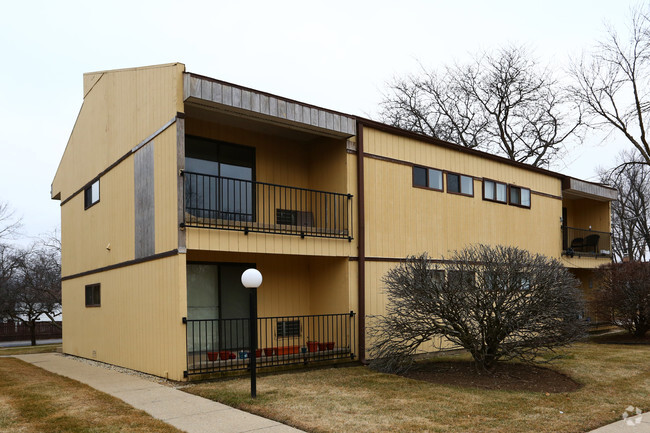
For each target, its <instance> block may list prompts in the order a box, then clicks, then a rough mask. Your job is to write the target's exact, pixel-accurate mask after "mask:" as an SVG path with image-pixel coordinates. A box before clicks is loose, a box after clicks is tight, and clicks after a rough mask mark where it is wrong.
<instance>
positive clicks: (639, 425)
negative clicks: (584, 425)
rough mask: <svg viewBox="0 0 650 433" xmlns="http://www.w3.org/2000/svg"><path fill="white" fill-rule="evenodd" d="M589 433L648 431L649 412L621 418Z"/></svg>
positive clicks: (642, 432)
mask: <svg viewBox="0 0 650 433" xmlns="http://www.w3.org/2000/svg"><path fill="white" fill-rule="evenodd" d="M630 412H631V413H630V415H633V414H634V413H633V412H632V411H630ZM589 433H650V412H647V413H642V414H640V415H635V416H630V417H628V418H626V419H621V420H620V421H616V422H613V423H611V424H609V425H606V426H603V427H600V428H597V429H596V430H592V431H591V432H589Z"/></svg>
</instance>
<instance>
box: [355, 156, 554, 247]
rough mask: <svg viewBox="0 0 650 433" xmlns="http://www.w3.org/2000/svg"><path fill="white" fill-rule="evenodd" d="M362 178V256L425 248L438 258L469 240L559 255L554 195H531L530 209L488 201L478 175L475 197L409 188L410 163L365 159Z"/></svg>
mask: <svg viewBox="0 0 650 433" xmlns="http://www.w3.org/2000/svg"><path fill="white" fill-rule="evenodd" d="M486 164H487V163H486ZM438 167H441V168H443V169H445V168H446V166H444V165H438ZM462 173H467V174H470V175H475V176H478V175H480V173H481V172H480V170H478V171H475V172H471V171H470V170H464V171H462ZM495 177H496V176H495ZM497 180H501V179H500V178H498V177H497ZM365 182H366V185H367V187H366V210H365V212H366V256H369V257H397V258H401V257H406V256H407V255H411V254H419V253H421V252H424V251H427V252H428V253H429V255H431V256H432V257H434V258H440V257H442V256H449V255H450V252H452V251H453V250H457V249H462V248H464V247H465V246H467V245H469V244H472V243H485V244H503V245H515V246H518V247H521V248H524V249H527V250H530V251H532V252H535V253H542V254H545V255H547V256H550V257H558V258H559V256H560V252H561V247H562V245H561V242H562V237H561V231H560V227H561V223H560V217H561V215H562V202H561V201H560V200H558V199H554V198H549V197H544V196H539V195H533V196H532V197H531V208H530V209H524V208H519V207H516V206H509V205H505V204H500V203H494V202H489V201H485V200H483V198H482V185H481V184H482V182H481V181H477V180H474V197H467V196H461V195H458V194H448V193H446V192H438V191H433V190H428V189H422V188H414V187H412V169H411V167H408V166H405V165H399V164H394V163H391V162H386V161H380V160H376V159H370V158H366V161H365ZM557 182H558V183H559V181H557ZM519 184H520V185H523V186H528V183H525V182H519Z"/></svg>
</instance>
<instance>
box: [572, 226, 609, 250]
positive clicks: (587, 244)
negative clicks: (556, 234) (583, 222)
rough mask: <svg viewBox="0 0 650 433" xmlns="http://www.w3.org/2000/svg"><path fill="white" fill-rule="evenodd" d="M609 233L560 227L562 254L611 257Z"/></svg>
mask: <svg viewBox="0 0 650 433" xmlns="http://www.w3.org/2000/svg"><path fill="white" fill-rule="evenodd" d="M611 250H612V243H611V233H609V232H599V231H595V230H591V229H579V228H575V227H562V254H565V255H568V256H571V257H573V256H574V255H575V256H592V257H611V255H612V253H611Z"/></svg>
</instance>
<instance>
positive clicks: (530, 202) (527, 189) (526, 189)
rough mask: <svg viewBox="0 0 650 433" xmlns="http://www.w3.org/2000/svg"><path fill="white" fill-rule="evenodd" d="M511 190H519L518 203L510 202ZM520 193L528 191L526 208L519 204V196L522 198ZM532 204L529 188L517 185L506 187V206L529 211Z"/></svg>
mask: <svg viewBox="0 0 650 433" xmlns="http://www.w3.org/2000/svg"><path fill="white" fill-rule="evenodd" d="M513 188H515V189H518V190H519V203H515V202H513V201H512V189H513ZM522 191H528V206H526V205H524V204H521V202H522V200H521V196H522V194H521V192H522ZM532 202H533V199H532V191H531V190H530V188H526V187H523V186H519V185H508V204H509V205H510V206H515V207H520V208H524V209H530V208H531V206H532Z"/></svg>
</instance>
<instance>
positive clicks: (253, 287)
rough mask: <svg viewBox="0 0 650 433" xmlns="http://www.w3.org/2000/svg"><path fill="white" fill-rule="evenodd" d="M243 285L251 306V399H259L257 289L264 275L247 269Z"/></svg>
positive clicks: (252, 269)
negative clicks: (257, 374)
mask: <svg viewBox="0 0 650 433" xmlns="http://www.w3.org/2000/svg"><path fill="white" fill-rule="evenodd" d="M241 283H242V284H243V285H244V287H246V288H247V289H249V305H250V312H249V316H250V323H249V325H248V328H249V340H250V341H249V342H250V350H249V352H248V361H249V362H248V366H249V367H250V369H251V398H255V397H257V380H256V379H257V378H256V373H257V372H256V370H257V356H255V352H256V351H257V288H258V287H259V286H260V285H261V284H262V274H261V273H260V271H258V270H257V269H254V268H250V269H246V270H245V271H244V273H243V274H241Z"/></svg>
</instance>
